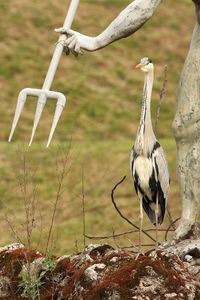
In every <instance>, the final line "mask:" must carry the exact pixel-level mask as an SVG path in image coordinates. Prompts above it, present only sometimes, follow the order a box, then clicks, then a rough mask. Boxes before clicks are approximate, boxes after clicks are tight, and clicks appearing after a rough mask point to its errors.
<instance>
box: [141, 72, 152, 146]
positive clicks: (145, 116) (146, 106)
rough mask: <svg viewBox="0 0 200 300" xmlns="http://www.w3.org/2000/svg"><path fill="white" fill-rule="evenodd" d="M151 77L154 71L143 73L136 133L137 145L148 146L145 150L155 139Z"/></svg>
mask: <svg viewBox="0 0 200 300" xmlns="http://www.w3.org/2000/svg"><path fill="white" fill-rule="evenodd" d="M153 79H154V72H153V70H150V71H149V72H148V73H147V74H145V80H144V90H143V100H142V111H141V117H140V125H139V128H138V134H137V138H138V143H139V145H141V148H143V149H144V148H148V149H146V150H147V151H150V149H149V148H151V146H152V145H151V143H152V142H153V141H154V139H155V135H154V132H153V127H152V121H151V95H152V88H153ZM151 141H152V142H151Z"/></svg>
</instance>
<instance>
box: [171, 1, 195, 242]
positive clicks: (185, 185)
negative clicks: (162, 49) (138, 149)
mask: <svg viewBox="0 0 200 300" xmlns="http://www.w3.org/2000/svg"><path fill="white" fill-rule="evenodd" d="M193 2H194V3H195V5H196V12H197V23H196V25H195V28H194V32H193V36H192V41H191V45H190V50H189V53H188V56H187V58H186V61H185V64H184V67H183V71H182V74H181V78H180V83H179V91H178V101H177V110H176V115H175V119H174V122H173V130H174V136H175V139H176V144H177V169H178V175H179V181H180V189H181V198H182V218H181V222H180V225H179V227H178V228H177V231H176V235H175V239H180V238H186V237H191V236H192V235H195V236H196V237H197V236H199V232H200V22H199V18H198V17H199V16H200V4H199V2H200V1H197V0H193Z"/></svg>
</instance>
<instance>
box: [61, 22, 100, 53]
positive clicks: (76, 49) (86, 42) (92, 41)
mask: <svg viewBox="0 0 200 300" xmlns="http://www.w3.org/2000/svg"><path fill="white" fill-rule="evenodd" d="M55 32H58V33H60V34H66V35H67V39H66V41H65V45H64V52H65V53H66V55H68V54H70V52H71V53H72V54H73V55H75V56H78V54H82V53H83V51H82V50H87V51H95V50H96V49H97V46H96V44H97V42H96V38H95V37H89V36H87V35H84V34H81V33H79V32H77V31H74V30H71V29H65V28H62V27H61V28H57V29H55Z"/></svg>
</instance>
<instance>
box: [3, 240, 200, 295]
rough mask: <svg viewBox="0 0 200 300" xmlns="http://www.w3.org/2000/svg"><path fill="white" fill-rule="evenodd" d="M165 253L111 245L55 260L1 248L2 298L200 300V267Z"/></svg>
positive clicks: (14, 246) (18, 247) (12, 247)
mask: <svg viewBox="0 0 200 300" xmlns="http://www.w3.org/2000/svg"><path fill="white" fill-rule="evenodd" d="M184 260H188V262H186V261H183V260H181V259H180V257H178V256H177V255H174V254H173V253H171V252H169V251H166V250H159V251H155V250H154V251H153V250H151V251H148V252H147V253H146V254H145V255H140V256H139V257H137V258H136V257H135V255H134V254H133V253H131V252H128V251H124V250H120V249H117V250H115V249H113V248H112V247H111V246H109V245H89V246H87V247H86V248H85V250H84V251H83V252H81V253H77V254H74V255H66V256H62V257H50V256H49V255H46V256H45V255H44V254H42V253H40V252H38V251H32V250H31V251H28V250H27V249H26V248H25V247H24V246H23V245H21V244H12V245H9V246H6V247H4V248H1V249H0V299H4V300H11V299H13V300H15V299H41V300H43V299H44V300H50V299H57V300H62V299H68V300H120V299H123V300H129V299H130V300H132V299H137V300H142V299H146V300H151V299H152V300H155V299H157V300H159V299H160V300H164V299H174V300H175V299H177V300H180V299H184V300H187V299H189V300H193V299H196V300H198V299H200V284H199V283H200V273H199V271H200V268H199V267H197V266H194V263H192V261H194V260H193V257H192V255H188V253H187V255H185V256H184Z"/></svg>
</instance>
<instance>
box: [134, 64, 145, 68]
mask: <svg viewBox="0 0 200 300" xmlns="http://www.w3.org/2000/svg"><path fill="white" fill-rule="evenodd" d="M143 67H144V65H143V64H138V65H136V66H135V69H141V68H143Z"/></svg>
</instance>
